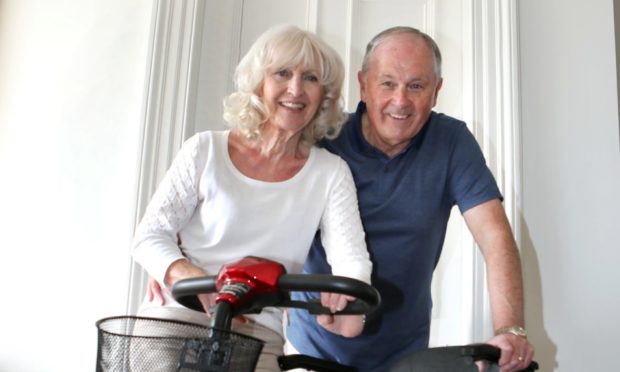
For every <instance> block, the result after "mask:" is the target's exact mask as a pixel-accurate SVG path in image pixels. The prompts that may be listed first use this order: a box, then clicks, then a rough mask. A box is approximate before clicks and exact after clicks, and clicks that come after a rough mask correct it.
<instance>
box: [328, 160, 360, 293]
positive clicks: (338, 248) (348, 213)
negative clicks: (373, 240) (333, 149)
mask: <svg viewBox="0 0 620 372" xmlns="http://www.w3.org/2000/svg"><path fill="white" fill-rule="evenodd" d="M320 228H321V242H322V243H323V247H324V248H325V253H326V255H327V262H328V263H329V264H330V266H331V268H332V274H334V275H343V276H348V277H352V278H355V279H359V280H362V281H364V282H366V283H370V274H371V271H372V263H371V261H370V258H369V254H368V250H367V249H366V241H365V233H364V229H363V227H362V221H361V219H360V212H359V206H358V202H357V190H356V188H355V184H354V182H353V176H352V175H351V170H350V169H349V167H348V166H347V165H346V163H345V162H344V160H342V159H340V162H339V170H338V177H337V178H336V182H335V183H334V187H333V188H332V190H330V194H329V198H328V201H327V205H326V207H325V211H324V213H323V217H322V219H321V227H320Z"/></svg>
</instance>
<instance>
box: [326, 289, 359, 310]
mask: <svg viewBox="0 0 620 372" xmlns="http://www.w3.org/2000/svg"><path fill="white" fill-rule="evenodd" d="M353 300H355V297H352V296H348V295H343V294H339V293H329V292H322V293H321V305H323V306H325V307H326V308H328V309H329V310H330V311H331V312H332V313H336V312H338V311H342V310H344V308H345V307H347V303H348V302H349V301H353Z"/></svg>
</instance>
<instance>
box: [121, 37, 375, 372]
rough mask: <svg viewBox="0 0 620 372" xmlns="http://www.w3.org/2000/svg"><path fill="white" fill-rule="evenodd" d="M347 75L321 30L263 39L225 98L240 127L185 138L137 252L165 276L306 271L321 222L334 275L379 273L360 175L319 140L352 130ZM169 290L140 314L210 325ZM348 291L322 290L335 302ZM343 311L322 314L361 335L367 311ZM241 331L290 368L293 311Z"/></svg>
mask: <svg viewBox="0 0 620 372" xmlns="http://www.w3.org/2000/svg"><path fill="white" fill-rule="evenodd" d="M343 76H344V69H343V66H342V62H341V61H340V58H339V57H338V55H337V53H336V52H335V51H334V50H333V49H332V48H330V47H329V46H328V45H326V44H325V43H324V42H322V41H321V40H319V39H318V38H317V37H316V36H315V35H313V34H311V33H308V32H305V31H302V30H300V29H298V28H296V27H291V26H285V27H276V28H273V29H270V30H268V31H267V32H266V33H265V34H263V35H262V36H260V37H259V38H258V39H257V40H256V42H255V43H254V44H253V46H252V47H251V48H250V50H249V52H248V53H247V54H246V55H245V57H244V58H243V59H242V60H241V62H240V63H239V65H238V67H237V70H236V72H235V82H236V88H237V90H236V92H235V93H233V94H231V95H230V96H228V97H227V98H226V99H225V101H224V106H225V113H224V118H225V120H226V121H227V122H228V123H229V124H230V126H231V129H230V130H226V131H206V132H202V133H198V134H196V135H194V136H193V137H192V138H190V139H189V140H188V141H187V142H186V143H185V144H184V145H183V147H182V149H181V150H180V152H179V154H178V155H177V157H176V159H175V160H174V162H173V164H172V166H171V168H170V169H169V171H168V173H167V174H166V176H165V178H164V180H163V181H162V183H161V185H160V186H159V188H158V189H157V191H156V193H155V195H154V196H153V199H152V201H151V203H150V204H149V206H148V208H147V210H146V212H145V215H144V216H143V219H142V221H141V222H140V225H139V226H138V229H137V232H136V235H135V240H134V244H133V256H134V258H135V260H136V261H137V262H138V263H140V264H141V265H142V266H143V267H144V268H145V269H146V271H147V272H148V273H149V274H150V275H151V276H152V277H153V278H155V279H156V280H157V282H158V283H159V284H160V285H162V286H166V287H169V286H171V285H173V284H174V283H175V282H176V281H178V280H181V279H185V278H189V277H196V276H204V275H207V274H215V273H217V272H218V270H219V269H220V267H221V266H222V265H223V264H225V263H229V262H231V261H236V260H238V259H239V258H242V257H244V256H249V255H252V256H260V257H265V258H269V259H272V260H275V261H278V262H280V263H282V264H283V265H284V266H285V267H286V269H287V271H288V272H289V273H299V272H301V271H302V268H303V264H304V261H305V259H306V256H307V254H308V250H309V248H310V245H311V243H312V239H313V237H314V236H315V234H316V232H317V230H319V229H320V230H321V236H322V240H323V244H324V246H325V249H326V254H327V258H328V260H329V262H330V264H331V266H332V273H333V274H336V275H343V276H348V277H353V278H356V279H360V280H362V281H364V282H367V283H369V282H370V273H371V262H370V260H369V256H368V252H367V251H366V245H365V241H364V232H363V230H362V225H361V221H360V217H359V211H358V207H357V196H356V192H355V186H354V183H353V178H352V176H351V172H350V170H349V168H348V167H347V165H346V163H345V162H344V161H343V160H342V159H340V158H339V157H337V156H335V155H333V154H331V153H329V152H327V151H326V150H324V149H320V148H318V147H316V146H314V143H315V142H316V141H317V140H320V139H321V138H323V137H332V136H335V135H336V134H337V133H338V131H339V129H340V125H341V123H342V119H343V117H342V112H343V111H342V104H341V97H340V90H341V85H342V81H343ZM163 295H164V296H165V301H152V300H148V299H146V300H145V302H144V303H143V305H142V307H141V309H140V312H139V314H140V315H143V316H153V317H163V318H172V319H179V320H185V321H190V322H195V323H201V324H208V318H207V316H206V315H205V314H204V313H200V312H195V311H192V310H189V309H186V308H183V307H182V306H181V305H179V304H178V303H176V302H175V301H174V300H173V299H172V298H171V297H170V295H169V293H167V292H166V291H164V292H163ZM199 297H200V301H201V303H202V304H203V306H204V307H205V309H207V308H208V307H210V306H212V305H213V304H214V297H213V295H201V296H199ZM347 300H349V298H346V297H345V296H340V295H329V294H323V295H322V302H323V304H324V305H326V306H328V307H331V308H332V309H337V308H342V307H344V304H345V303H346V301H347ZM336 318H339V319H337V320H336V321H334V320H333V319H332V318H322V319H319V321H321V322H322V324H324V327H325V328H327V329H329V330H330V331H332V332H335V333H339V334H342V335H344V336H355V335H357V334H359V333H360V332H361V329H362V327H363V325H362V320H361V316H353V317H336ZM233 330H234V331H236V332H240V333H244V334H248V335H251V336H254V337H257V338H260V339H262V340H264V341H266V345H265V347H264V348H263V353H262V355H261V357H260V359H259V364H258V366H257V370H265V371H273V370H279V369H278V366H277V356H279V355H282V349H283V343H284V340H283V331H282V313H281V310H279V309H272V308H267V309H265V310H264V311H263V312H262V313H260V314H257V315H248V316H247V319H245V321H234V322H233Z"/></svg>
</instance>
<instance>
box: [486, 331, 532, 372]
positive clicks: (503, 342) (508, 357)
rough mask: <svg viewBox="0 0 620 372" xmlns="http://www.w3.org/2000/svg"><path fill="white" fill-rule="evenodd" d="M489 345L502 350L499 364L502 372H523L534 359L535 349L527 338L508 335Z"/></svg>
mask: <svg viewBox="0 0 620 372" xmlns="http://www.w3.org/2000/svg"><path fill="white" fill-rule="evenodd" d="M487 343H488V344H490V345H493V346H496V347H498V348H500V349H501V350H502V355H501V357H500V359H499V363H498V364H499V367H500V371H501V372H514V371H521V370H523V369H525V368H527V367H528V366H529V365H530V363H531V362H532V359H533V358H534V347H532V345H530V343H529V342H528V341H527V338H525V337H521V336H516V335H513V334H510V333H507V334H501V335H497V336H495V337H493V338H491V339H490V340H488V341H487Z"/></svg>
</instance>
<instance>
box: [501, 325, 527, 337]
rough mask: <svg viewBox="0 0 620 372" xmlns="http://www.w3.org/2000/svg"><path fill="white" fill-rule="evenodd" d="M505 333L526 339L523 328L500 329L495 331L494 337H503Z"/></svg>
mask: <svg viewBox="0 0 620 372" xmlns="http://www.w3.org/2000/svg"><path fill="white" fill-rule="evenodd" d="M507 333H510V334H513V335H515V336H520V337H524V338H527V332H526V331H525V328H523V327H521V326H509V327H502V328H500V329H498V330H496V331H495V336H499V335H505V334H507Z"/></svg>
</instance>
